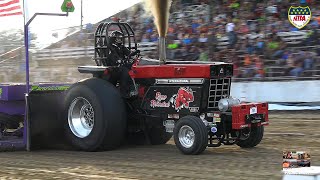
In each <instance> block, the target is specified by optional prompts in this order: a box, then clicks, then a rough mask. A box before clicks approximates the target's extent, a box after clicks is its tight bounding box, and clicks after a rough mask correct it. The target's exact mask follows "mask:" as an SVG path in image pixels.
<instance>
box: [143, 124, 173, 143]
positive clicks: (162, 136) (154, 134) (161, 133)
mask: <svg viewBox="0 0 320 180" xmlns="http://www.w3.org/2000/svg"><path fill="white" fill-rule="evenodd" d="M148 134H149V137H150V143H151V144H152V145H160V144H166V143H167V142H168V141H169V140H170V139H171V137H172V133H168V132H166V129H165V127H164V126H162V127H152V128H151V129H150V130H149V133H148Z"/></svg>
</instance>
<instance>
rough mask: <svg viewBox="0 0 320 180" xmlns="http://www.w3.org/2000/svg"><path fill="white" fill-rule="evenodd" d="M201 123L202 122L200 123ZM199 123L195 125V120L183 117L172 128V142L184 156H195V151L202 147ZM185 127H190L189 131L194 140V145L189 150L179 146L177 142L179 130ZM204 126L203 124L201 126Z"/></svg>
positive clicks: (201, 133)
mask: <svg viewBox="0 0 320 180" xmlns="http://www.w3.org/2000/svg"><path fill="white" fill-rule="evenodd" d="M200 123H202V122H200ZM200 123H197V122H196V120H194V119H192V118H190V117H189V116H187V117H183V118H181V119H180V120H179V121H178V122H177V124H176V125H175V127H174V130H173V132H174V133H173V134H174V141H175V144H176V146H177V148H178V149H179V150H180V151H182V152H183V153H184V154H197V151H199V149H201V147H202V146H203V143H204V142H203V139H202V138H203V137H202V136H204V134H203V132H201V128H200V127H199V126H201V124H200ZM184 125H187V126H189V127H191V129H192V130H193V132H194V135H195V138H194V143H193V145H192V146H191V147H190V148H186V147H184V146H182V145H181V143H180V141H179V136H178V134H179V131H180V129H181V127H182V126H184ZM203 126H204V124H203Z"/></svg>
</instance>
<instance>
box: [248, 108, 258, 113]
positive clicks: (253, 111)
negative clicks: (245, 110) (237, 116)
mask: <svg viewBox="0 0 320 180" xmlns="http://www.w3.org/2000/svg"><path fill="white" fill-rule="evenodd" d="M257 113H258V108H257V107H251V108H250V114H257Z"/></svg>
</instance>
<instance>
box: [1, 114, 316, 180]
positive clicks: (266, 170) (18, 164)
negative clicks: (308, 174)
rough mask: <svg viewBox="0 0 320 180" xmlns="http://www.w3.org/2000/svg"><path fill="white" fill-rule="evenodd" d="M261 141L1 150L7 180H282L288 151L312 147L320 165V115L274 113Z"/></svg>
mask: <svg viewBox="0 0 320 180" xmlns="http://www.w3.org/2000/svg"><path fill="white" fill-rule="evenodd" d="M270 121H271V124H270V125H269V126H267V127H266V128H265V136H264V139H263V141H262V142H261V144H259V145H258V146H257V147H256V148H253V149H241V148H239V147H238V146H235V145H234V146H221V147H218V148H207V149H206V151H205V152H204V153H203V154H201V155H197V156H186V155H182V154H181V153H180V152H179V151H178V150H177V149H176V147H175V145H174V142H173V140H170V141H169V142H168V143H167V144H166V145H159V146H126V147H122V148H120V149H118V150H114V151H107V152H93V153H92V152H74V151H57V150H42V151H35V152H1V153H0V162H1V164H0V177H1V179H32V180H35V179H119V180H122V179H146V180H151V179H215V180H216V179H223V180H227V179H228V180H229V179H230V180H231V179H237V180H240V179H246V180H247V179H254V180H258V179H268V180H270V179H271V180H273V179H281V177H282V174H281V168H282V167H281V161H282V151H283V150H285V149H287V150H309V151H310V153H311V163H312V164H311V165H312V166H319V165H320V134H319V133H320V126H319V123H320V114H317V113H316V112H308V111H306V112H294V113H292V112H289V113H288V112H281V113H278V112H277V113H275V112H272V113H271V114H270Z"/></svg>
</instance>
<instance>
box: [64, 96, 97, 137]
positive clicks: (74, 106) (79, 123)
mask: <svg viewBox="0 0 320 180" xmlns="http://www.w3.org/2000/svg"><path fill="white" fill-rule="evenodd" d="M68 124H69V128H70V130H71V132H72V133H73V134H74V135H75V136H77V137H79V138H85V137H87V136H89V134H90V133H91V131H92V129H93V126H94V109H93V107H92V106H91V104H90V103H89V101H88V100H87V99H85V98H83V97H77V98H76V99H74V100H73V101H72V103H71V104H70V106H69V110H68Z"/></svg>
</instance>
